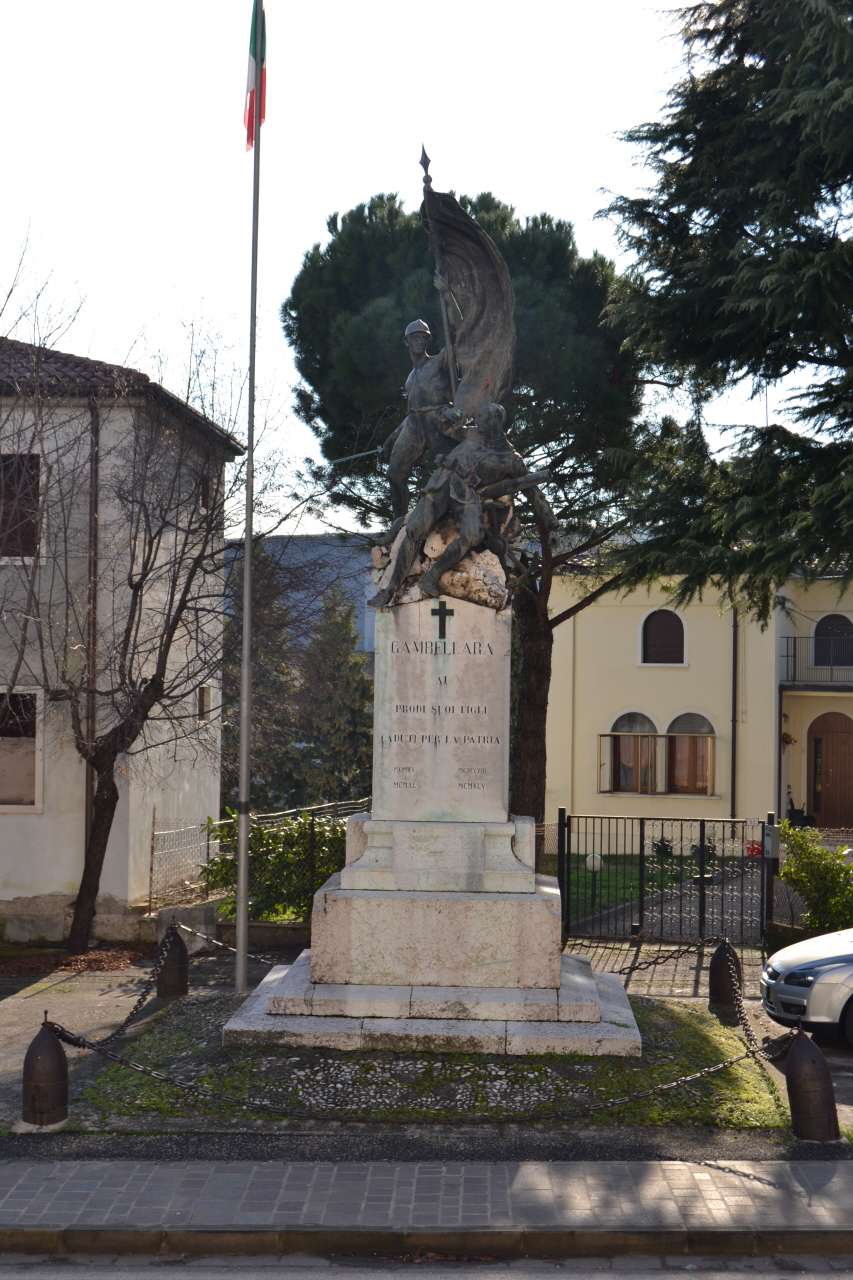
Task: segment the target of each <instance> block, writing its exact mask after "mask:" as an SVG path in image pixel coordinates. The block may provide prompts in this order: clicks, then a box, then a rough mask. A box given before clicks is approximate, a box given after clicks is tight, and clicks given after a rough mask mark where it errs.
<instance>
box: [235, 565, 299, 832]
mask: <svg viewBox="0 0 853 1280" xmlns="http://www.w3.org/2000/svg"><path fill="white" fill-rule="evenodd" d="M227 592H228V603H229V608H228V612H227V613H226V617H225V631H224V653H223V669H222V782H221V793H222V799H223V804H229V803H230V804H234V803H236V800H237V794H238V792H237V784H238V778H239V746H240V663H241V657H242V636H243V557H242V555H240V556H238V557H237V558H236V559H235V560H234V562H233V564H232V565H231V568H230V571H229V574H228V582H227ZM252 604H253V609H252V804H253V807H254V808H256V809H258V810H260V811H261V812H264V811H272V810H276V809H289V808H292V807H295V806H296V805H298V804H302V803H304V800H303V795H304V792H305V771H304V768H303V763H302V759H301V756H300V753H299V751H298V749H297V747H296V742H297V740H298V735H297V725H296V707H295V701H296V693H297V690H298V685H299V675H298V653H299V651H298V646H297V644H296V642H295V638H294V635H293V626H292V621H291V609H290V606H289V605H288V603H287V600H286V599H285V598H284V592H283V586H282V581H281V575H280V573H279V568H278V565H277V564H276V563H275V561H274V560H273V558H272V557H271V556H270V554H269V553H268V551H267V550H266V548H265V547H264V544H263V542H260V541H259V542H256V543H255V547H254V557H253V561H252Z"/></svg>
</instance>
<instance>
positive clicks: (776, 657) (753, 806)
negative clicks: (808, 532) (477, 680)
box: [545, 582, 853, 829]
mask: <svg viewBox="0 0 853 1280" xmlns="http://www.w3.org/2000/svg"><path fill="white" fill-rule="evenodd" d="M787 594H788V596H789V598H790V600H791V605H792V612H791V614H790V616H787V615H785V614H783V613H781V612H779V613H777V614H776V616H775V617H774V618H773V620H772V621H771V623H770V625H769V626H768V627H767V628H766V630H764V631H762V630H761V628H760V627H759V626H758V625H757V624H755V623H753V622H744V621H743V620H740V621H739V622H736V621H735V620H734V619H733V615H732V612H731V611H728V612H724V613H721V611H720V609H719V606H718V605H717V604H716V602H712V600H711V598H710V597H709V599H708V601H707V602H706V603H696V604H692V605H689V606H688V607H687V608H685V609H683V610H674V609H672V607H671V605H670V603H669V600H668V597H667V596H666V594H665V593H664V591H663V590H661V589H657V588H653V589H651V590H650V591H648V592H645V591H643V592H642V593H634V594H632V595H630V596H627V597H619V596H606V597H604V598H603V599H602V600H600V601H598V602H597V603H596V604H593V605H591V606H590V607H589V608H587V609H584V610H583V611H582V612H580V613H579V614H577V615H576V616H575V617H574V618H572V619H570V620H569V621H568V622H565V623H563V624H561V625H560V626H559V627H557V629H556V630H555V632H554V656H553V676H552V683H551V696H550V702H549V706H548V726H547V738H548V743H547V750H548V776H547V797H546V815H545V820H546V822H554V821H556V816H557V809H558V808H560V807H562V808H565V809H567V810H568V812H569V813H574V814H602V815H614V816H616V815H622V814H632V815H638V816H640V817H643V816H648V817H653V816H654V817H661V816H665V817H681V818H693V817H697V818H698V817H703V818H728V817H737V818H755V819H763V818H764V817H765V816H766V815H767V813H768V812H774V813H777V814H781V815H782V816H784V815H785V814H786V813H787V812H788V811H789V809H790V808H794V809H796V810H802V811H803V815H804V816H806V817H810V818H813V819H814V823H815V825H816V826H818V827H822V828H831V829H838V828H853V593H848V594H847V595H845V596H843V597H841V598H840V599H839V593H838V586H837V584H836V583H832V582H824V583H821V584H819V585H817V586H815V587H812V588H811V589H810V590H808V591H805V590H803V589H802V588H801V587H800V586H798V585H796V584H792V586H791V587H790V589H789V591H788V593H787ZM571 603H572V595H571V587H570V584H569V583H568V582H559V583H556V584H555V587H554V592H553V597H552V612H553V613H558V612H560V611H561V610H562V609H564V608H566V607H568V606H569V605H570V604H571Z"/></svg>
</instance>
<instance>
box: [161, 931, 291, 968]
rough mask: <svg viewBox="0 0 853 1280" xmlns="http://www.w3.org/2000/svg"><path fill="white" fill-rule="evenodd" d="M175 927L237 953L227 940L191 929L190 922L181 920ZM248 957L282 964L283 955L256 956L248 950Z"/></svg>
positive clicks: (267, 962) (260, 961)
mask: <svg viewBox="0 0 853 1280" xmlns="http://www.w3.org/2000/svg"><path fill="white" fill-rule="evenodd" d="M173 927H177V928H178V929H183V931H184V933H191V934H192V935H193V937H195V938H204V940H205V942H212V943H213V945H214V946H215V947H219V948H221V950H223V951H231V952H232V953H233V954H234V955H236V954H237V948H236V947H229V945H228V943H227V942H220V941H219V939H218V938H212V937H211V936H210V934H209V933H199V931H198V929H191V928H190V926H189V925H188V924H181V922H180V920H179V921H178V922H177V926H173ZM246 958H247V959H248V960H257V962H258V964H281V956H279V957H278V959H277V960H276V959H274V958H273V957H272V956H256V955H252V953H251V951H248V952H247V953H246Z"/></svg>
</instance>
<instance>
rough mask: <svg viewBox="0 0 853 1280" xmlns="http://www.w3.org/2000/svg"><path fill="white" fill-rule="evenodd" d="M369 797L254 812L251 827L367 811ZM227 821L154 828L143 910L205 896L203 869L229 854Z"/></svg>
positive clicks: (229, 824) (186, 903) (184, 903)
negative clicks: (145, 900) (157, 829)
mask: <svg viewBox="0 0 853 1280" xmlns="http://www.w3.org/2000/svg"><path fill="white" fill-rule="evenodd" d="M369 809H370V796H365V797H364V798H363V799H362V800H337V801H333V802H332V803H330V804H318V805H308V806H304V807H303V808H301V809H282V810H280V811H278V812H276V813H253V814H252V815H251V817H250V819H249V821H250V823H251V824H252V825H253V826H259V827H265V828H267V829H270V828H272V829H275V828H277V827H284V826H286V825H287V824H288V823H290V822H293V821H294V820H296V819H298V818H300V817H301V816H302V814H305V813H307V814H308V815H309V816H312V815H313V816H314V817H315V818H316V819H317V820H322V821H327V822H328V821H331V822H334V821H336V820H337V819H339V818H348V817H349V816H350V814H353V813H366V812H368V810H369ZM232 828H233V824H232V822H231V820H230V819H225V820H223V821H219V822H211V823H206V822H205V823H193V824H192V825H188V826H185V827H176V828H175V829H174V830H171V831H154V832H152V836H151V856H150V863H149V873H148V911H149V914H150V913H151V912H153V911H159V910H160V908H161V907H175V906H189V905H191V904H192V903H194V902H202V901H204V899H205V898H207V897H208V889H207V886H206V884H205V882H204V880H203V878H202V868H203V867H204V866H205V865H206V864H207V863H208V862H209V861H210V860H211V858H218V857H219V856H220V854H226V853H234V852H235V850H234V848H233V847H232V846H233V843H234V842H233V840H231V839H230V838H228V837H229V833H230V832H231V830H232Z"/></svg>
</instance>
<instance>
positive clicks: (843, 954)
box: [760, 929, 853, 1046]
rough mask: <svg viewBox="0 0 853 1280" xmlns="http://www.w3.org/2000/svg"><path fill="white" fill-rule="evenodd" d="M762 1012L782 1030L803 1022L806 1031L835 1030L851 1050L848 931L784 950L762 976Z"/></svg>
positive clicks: (851, 939)
mask: <svg viewBox="0 0 853 1280" xmlns="http://www.w3.org/2000/svg"><path fill="white" fill-rule="evenodd" d="M760 985H761V1003H762V1006H763V1008H764V1011H765V1013H769V1014H770V1017H771V1018H773V1019H774V1021H775V1022H781V1024H782V1026H783V1027H793V1026H795V1025H796V1022H797V1019H798V1018H802V1020H803V1027H804V1028H805V1029H806V1030H807V1031H813V1030H816V1029H817V1028H819V1027H835V1028H838V1029H840V1030H842V1031H843V1032H844V1033H845V1035H846V1036H847V1040H848V1043H849V1044H850V1045H851V1046H853V930H851V929H842V930H841V932H840V933H825V934H823V935H822V936H821V937H819V938H808V939H807V940H806V941H805V942H795V943H794V944H793V946H790V947H783V948H782V950H781V951H777V952H776V953H775V955H772V956H771V957H770V959H769V960H768V961H767V964H766V965H765V966H764V972H763V973H762V975H761V984H760Z"/></svg>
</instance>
